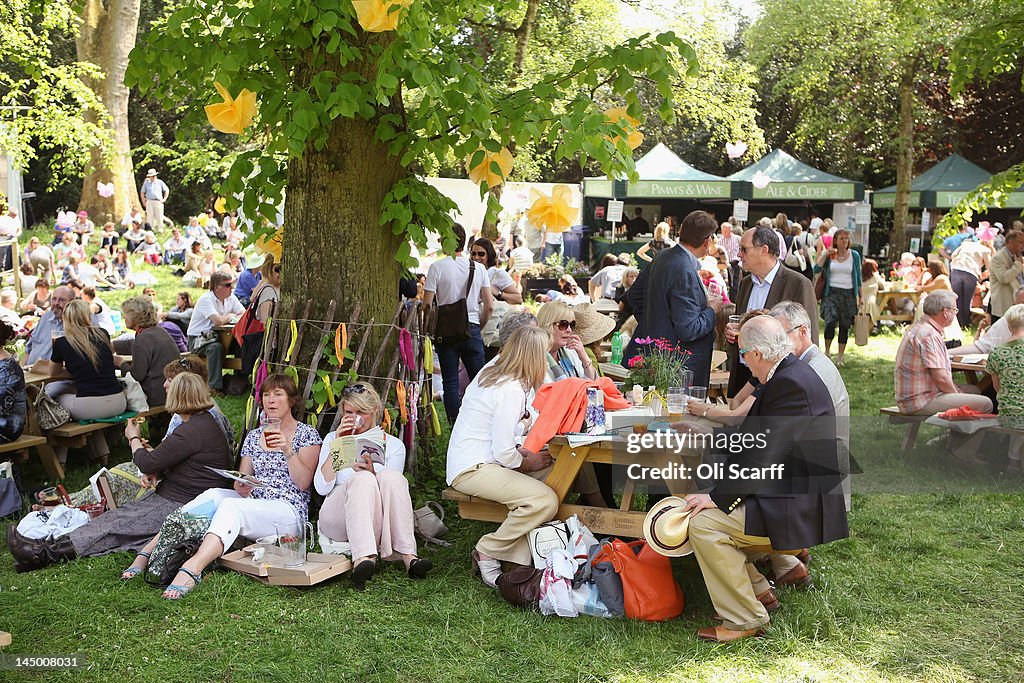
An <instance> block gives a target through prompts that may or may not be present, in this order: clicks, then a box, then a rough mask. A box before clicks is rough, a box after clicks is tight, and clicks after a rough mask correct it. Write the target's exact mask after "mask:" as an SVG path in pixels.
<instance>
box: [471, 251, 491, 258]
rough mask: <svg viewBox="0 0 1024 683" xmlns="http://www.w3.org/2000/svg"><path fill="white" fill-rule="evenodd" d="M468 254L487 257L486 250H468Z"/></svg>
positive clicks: (475, 256) (474, 256)
mask: <svg viewBox="0 0 1024 683" xmlns="http://www.w3.org/2000/svg"><path fill="white" fill-rule="evenodd" d="M470 254H471V256H473V258H487V252H486V251H474V252H470Z"/></svg>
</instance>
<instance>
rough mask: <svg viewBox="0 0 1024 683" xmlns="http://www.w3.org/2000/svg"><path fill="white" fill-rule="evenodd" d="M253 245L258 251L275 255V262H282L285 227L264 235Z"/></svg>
mask: <svg viewBox="0 0 1024 683" xmlns="http://www.w3.org/2000/svg"><path fill="white" fill-rule="evenodd" d="M253 246H255V247H256V251H257V252H259V253H263V254H270V255H271V256H273V257H274V263H280V262H281V248H282V247H283V246H284V228H278V229H277V231H276V232H273V233H271V234H269V235H262V236H261V237H260V238H259V239H258V240H256V243H255V245H253Z"/></svg>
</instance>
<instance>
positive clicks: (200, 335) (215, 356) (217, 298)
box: [188, 270, 245, 396]
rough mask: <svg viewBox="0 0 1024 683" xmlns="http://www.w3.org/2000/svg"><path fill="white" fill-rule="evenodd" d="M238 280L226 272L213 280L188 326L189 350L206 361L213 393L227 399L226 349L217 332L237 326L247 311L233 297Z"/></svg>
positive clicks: (212, 277) (193, 312)
mask: <svg viewBox="0 0 1024 683" xmlns="http://www.w3.org/2000/svg"><path fill="white" fill-rule="evenodd" d="M234 285H235V279H234V278H233V277H232V276H231V275H230V274H229V273H225V272H224V271H222V270H218V271H217V272H215V273H214V274H213V275H211V276H210V291H208V292H206V293H205V294H203V295H202V296H201V297H199V300H198V301H196V307H195V310H194V311H192V320H191V321H190V322H189V324H188V348H189V350H190V351H192V353H195V354H197V355H200V356H205V357H206V364H207V367H208V368H209V371H210V380H209V384H210V393H212V394H214V395H215V396H223V395H224V346H223V345H222V344H221V343H220V339H219V337H218V335H217V332H216V330H214V329H213V328H214V327H215V326H219V325H229V324H232V323H234V322H235V321H236V320H237V319H238V316H240V315H242V313H245V308H244V307H243V306H242V304H241V303H239V301H238V298H237V297H236V296H235V295H234V294H233V293H232V291H231V290H232V289H233V288H234Z"/></svg>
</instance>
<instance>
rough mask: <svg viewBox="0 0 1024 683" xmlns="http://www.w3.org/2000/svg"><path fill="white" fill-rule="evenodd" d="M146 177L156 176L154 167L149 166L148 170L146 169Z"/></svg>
mask: <svg viewBox="0 0 1024 683" xmlns="http://www.w3.org/2000/svg"><path fill="white" fill-rule="evenodd" d="M146 177H147V178H155V177H156V169H155V168H151V169H149V170H148V171H146Z"/></svg>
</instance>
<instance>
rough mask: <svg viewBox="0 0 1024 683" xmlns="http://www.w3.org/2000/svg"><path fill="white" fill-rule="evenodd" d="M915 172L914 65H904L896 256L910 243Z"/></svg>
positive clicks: (895, 217)
mask: <svg viewBox="0 0 1024 683" xmlns="http://www.w3.org/2000/svg"><path fill="white" fill-rule="evenodd" d="M913 173H914V64H913V62H911V61H909V60H908V62H907V63H905V64H904V65H903V73H902V74H900V133H899V150H898V152H897V156H896V205H895V207H894V215H893V221H892V237H891V239H890V240H889V243H890V244H891V250H890V254H895V256H896V258H899V255H900V254H901V253H903V251H904V250H905V248H906V244H907V220H908V217H909V214H910V181H911V179H912V177H913Z"/></svg>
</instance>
